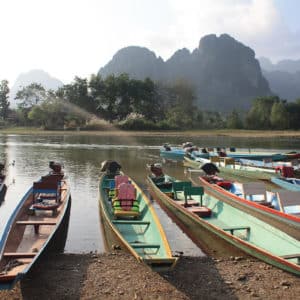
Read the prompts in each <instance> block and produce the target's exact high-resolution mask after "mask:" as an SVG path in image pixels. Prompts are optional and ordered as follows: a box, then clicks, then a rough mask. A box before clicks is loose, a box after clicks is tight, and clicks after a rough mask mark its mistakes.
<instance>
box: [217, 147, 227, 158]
mask: <svg viewBox="0 0 300 300" xmlns="http://www.w3.org/2000/svg"><path fill="white" fill-rule="evenodd" d="M218 149H219V150H218V155H219V156H220V157H226V156H227V154H226V151H225V149H220V148H218Z"/></svg>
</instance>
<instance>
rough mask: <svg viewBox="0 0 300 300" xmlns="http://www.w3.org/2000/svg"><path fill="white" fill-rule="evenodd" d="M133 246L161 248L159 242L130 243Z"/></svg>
mask: <svg viewBox="0 0 300 300" xmlns="http://www.w3.org/2000/svg"><path fill="white" fill-rule="evenodd" d="M130 245H131V247H133V248H160V245H158V244H145V243H130Z"/></svg>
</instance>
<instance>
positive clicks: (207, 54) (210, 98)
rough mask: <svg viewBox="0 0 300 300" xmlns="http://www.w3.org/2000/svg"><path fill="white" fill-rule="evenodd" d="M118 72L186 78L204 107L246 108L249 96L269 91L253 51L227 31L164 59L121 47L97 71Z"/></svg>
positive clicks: (166, 79)
mask: <svg viewBox="0 0 300 300" xmlns="http://www.w3.org/2000/svg"><path fill="white" fill-rule="evenodd" d="M121 73H128V74H129V75H130V76H131V77H132V78H136V79H144V78H146V77H150V78H151V79H152V80H154V81H160V82H163V83H171V82H174V81H175V80H186V81H187V82H189V83H190V84H192V85H193V86H194V88H195V91H196V96H197V105H198V106H199V107H200V108H202V109H205V110H214V111H218V110H219V111H231V110H232V109H248V108H249V107H250V105H251V100H252V99H253V98H255V97H257V96H267V95H270V94H271V90H270V88H269V85H268V82H267V80H266V79H265V78H264V77H263V75H262V72H261V69H260V65H259V62H258V60H257V59H256V58H255V53H254V51H253V50H252V49H251V48H249V47H247V46H245V45H243V44H242V43H240V42H238V41H236V40H235V39H234V38H232V37H231V36H229V35H227V34H222V35H220V36H219V37H217V36H216V35H214V34H211V35H207V36H205V37H203V38H202V39H201V40H200V43H199V47H198V48H196V49H195V50H193V51H192V52H190V51H189V50H188V49H181V50H178V51H176V52H175V53H174V54H173V55H172V57H170V58H169V59H168V60H166V61H163V60H162V58H161V57H157V56H156V55H155V53H154V52H152V51H150V50H148V49H147V48H142V47H137V46H131V47H126V48H123V49H121V50H119V51H118V52H117V53H116V54H115V55H114V56H113V58H112V60H111V61H110V62H109V63H108V64H107V65H105V66H104V67H102V68H101V69H100V70H99V74H100V75H102V76H103V77H106V76H108V75H110V74H115V75H119V74H121Z"/></svg>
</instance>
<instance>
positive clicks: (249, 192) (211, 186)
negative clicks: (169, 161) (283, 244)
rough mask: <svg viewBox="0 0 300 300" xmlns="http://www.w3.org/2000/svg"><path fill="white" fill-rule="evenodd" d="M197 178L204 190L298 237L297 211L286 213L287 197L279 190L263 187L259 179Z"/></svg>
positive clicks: (299, 224) (299, 234) (299, 235)
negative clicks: (251, 180)
mask: <svg viewBox="0 0 300 300" xmlns="http://www.w3.org/2000/svg"><path fill="white" fill-rule="evenodd" d="M198 178H199V181H200V185H201V186H203V187H204V189H205V191H206V193H207V194H210V195H212V196H214V197H216V198H218V199H220V200H221V201H223V202H224V203H227V204H230V205H232V206H234V207H236V208H238V209H240V210H243V211H244V212H247V213H249V214H251V215H253V216H255V217H257V218H259V219H261V220H262V221H264V222H266V223H269V224H270V225H272V226H274V227H276V228H278V229H280V230H282V231H284V232H286V233H287V234H289V235H291V236H293V237H294V238H296V239H297V240H300V217H299V216H298V215H297V214H294V213H288V209H286V208H287V207H288V206H290V204H289V203H290V200H288V199H285V197H284V195H283V194H282V191H276V192H271V191H266V187H265V185H264V183H263V182H249V183H239V182H233V181H226V180H224V179H218V177H215V178H216V180H215V178H214V177H212V176H199V177H198ZM191 179H192V181H193V182H194V184H196V185H197V184H199V182H196V180H195V179H194V178H191ZM297 199H298V197H297Z"/></svg>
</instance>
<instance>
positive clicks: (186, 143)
mask: <svg viewBox="0 0 300 300" xmlns="http://www.w3.org/2000/svg"><path fill="white" fill-rule="evenodd" d="M193 146H194V144H193V143H192V142H185V143H183V144H182V148H183V149H185V148H191V147H193Z"/></svg>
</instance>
